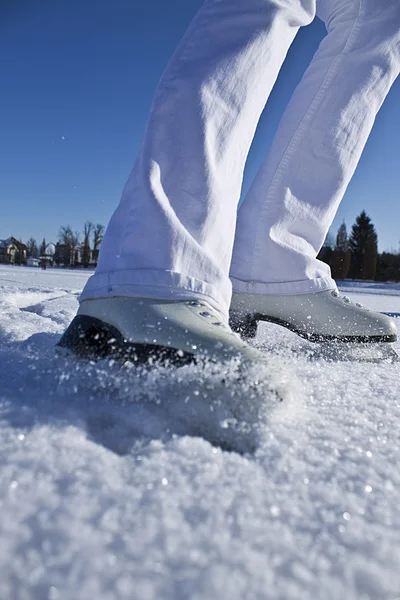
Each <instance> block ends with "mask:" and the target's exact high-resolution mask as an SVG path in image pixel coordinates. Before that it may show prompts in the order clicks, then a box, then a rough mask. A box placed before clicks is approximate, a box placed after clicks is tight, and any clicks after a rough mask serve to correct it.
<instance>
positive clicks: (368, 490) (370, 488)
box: [364, 485, 372, 494]
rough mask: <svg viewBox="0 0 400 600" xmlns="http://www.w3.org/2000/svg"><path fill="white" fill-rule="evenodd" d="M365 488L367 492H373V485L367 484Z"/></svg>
mask: <svg viewBox="0 0 400 600" xmlns="http://www.w3.org/2000/svg"><path fill="white" fill-rule="evenodd" d="M364 490H365V492H366V493H367V494H370V493H371V492H372V487H371V486H370V485H366V486H365V488H364Z"/></svg>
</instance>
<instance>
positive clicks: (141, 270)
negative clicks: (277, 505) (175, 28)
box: [81, 0, 400, 315]
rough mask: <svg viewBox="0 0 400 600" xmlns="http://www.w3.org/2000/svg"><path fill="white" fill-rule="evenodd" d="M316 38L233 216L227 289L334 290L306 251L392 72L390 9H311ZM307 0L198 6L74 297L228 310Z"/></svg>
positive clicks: (360, 5)
mask: <svg viewBox="0 0 400 600" xmlns="http://www.w3.org/2000/svg"><path fill="white" fill-rule="evenodd" d="M317 9H318V14H319V15H320V16H321V17H322V18H323V19H324V20H325V21H326V23H327V27H328V35H327V37H326V38H325V39H324V41H323V42H322V44H321V48H320V49H319V51H318V52H317V54H316V56H315V58H314V60H313V61H312V64H311V65H310V68H309V69H308V71H307V72H306V74H305V75H304V78H303V80H302V82H301V83H300V85H299V86H298V88H297V90H296V92H295V94H294V97H293V99H292V101H291V103H290V105H289V106H288V108H287V110H286V112H285V115H284V117H283V120H282V123H281V125H280V128H279V131H278V134H277V136H276V139H275V142H274V144H273V147H272V148H271V151H270V153H269V156H268V158H267V160H266V162H265V164H264V165H263V167H262V168H261V170H260V172H259V174H258V176H257V178H256V180H255V182H254V185H253V186H252V188H251V189H250V192H249V194H248V197H247V199H246V200H245V202H244V204H243V205H242V208H241V209H240V211H239V217H238V226H237V235H236V243H235V250H234V255H233V261H232V268H231V277H232V281H233V285H234V288H235V289H236V290H237V291H239V292H240V291H243V292H252V293H271V294H283V293H309V292H312V291H315V290H323V289H329V288H333V287H335V283H334V282H333V280H332V279H331V277H330V272H329V268H328V267H327V266H326V265H324V264H322V263H320V262H318V261H316V259H315V256H316V254H317V252H318V250H319V248H320V246H321V244H322V242H323V239H324V237H325V234H326V232H327V230H328V228H329V225H330V223H331V222H332V220H333V217H334V215H335V212H336V210H337V207H338V204H339V202H340V200H341V198H342V196H343V194H344V191H345V189H346V186H347V184H348V182H349V180H350V178H351V176H352V174H353V172H354V169H355V167H356V165H357V162H358V159H359V156H360V154H361V151H362V149H363V147H364V144H365V142H366V140H367V137H368V134H369V132H370V130H371V127H372V124H373V121H374V118H375V115H376V113H377V111H378V109H379V107H380V105H381V103H382V102H383V100H384V98H385V96H386V94H387V92H388V91H389V89H390V86H391V84H392V82H393V81H394V79H395V77H396V76H397V74H398V72H399V63H400V58H399V22H400V3H399V1H398V0H320V1H319V2H317ZM315 11H316V7H315V0H246V2H244V1H243V0H207V1H206V2H205V4H204V5H203V7H202V8H201V10H200V11H199V13H198V14H197V16H196V18H195V19H194V21H193V23H192V24H191V26H190V28H189V30H188V31H187V33H186V35H185V36H184V38H183V40H182V42H181V44H180V46H179V47H178V49H177V51H176V53H175V55H174V56H173V58H172V60H171V62H170V64H169V65H168V67H167V69H166V71H165V73H164V75H163V77H162V80H161V82H160V84H159V87H158V90H157V92H156V96H155V98H154V102H153V106H152V109H151V113H150V117H149V121H148V124H147V129H146V133H145V137H144V141H143V145H142V148H141V151H140V154H139V157H138V159H137V160H136V163H135V165H134V167H133V170H132V172H131V174H130V177H129V179H128V182H127V184H126V186H125V189H124V192H123V195H122V199H121V203H120V205H119V207H118V208H117V210H116V212H115V213H114V215H113V217H112V219H111V221H110V224H109V226H108V228H107V231H106V235H105V237H104V241H103V244H102V247H101V251H100V257H99V265H98V268H97V270H96V273H95V275H94V276H93V277H92V278H91V279H90V280H89V282H88V284H87V286H86V287H85V290H84V292H83V294H82V297H81V300H85V299H88V298H96V297H107V296H116V295H123V296H142V297H152V298H164V299H167V298H172V299H179V298H182V299H184V298H187V297H193V298H201V297H204V296H206V297H207V298H208V301H209V302H210V303H211V305H212V306H213V307H214V308H216V309H217V310H219V311H220V312H222V313H223V314H225V315H226V314H227V312H228V309H229V303H230V298H231V283H230V280H229V269H230V264H231V257H232V248H233V242H234V234H235V222H236V210H237V203H238V200H239V196H240V188H241V183H242V176H243V170H244V165H245V161H246V158H247V154H248V150H249V147H250V144H251V141H252V138H253V135H254V132H255V129H256V126H257V122H258V119H259V117H260V114H261V111H262V109H263V107H264V104H265V102H266V100H267V98H268V96H269V93H270V91H271V89H272V87H273V85H274V83H275V80H276V77H277V75H278V73H279V70H280V67H281V65H282V62H283V60H284V59H285V56H286V53H287V50H288V48H289V46H290V44H291V42H292V41H293V39H294V37H295V35H296V33H297V31H298V28H299V27H300V26H303V25H306V24H308V23H310V22H311V21H312V20H313V18H314V16H315Z"/></svg>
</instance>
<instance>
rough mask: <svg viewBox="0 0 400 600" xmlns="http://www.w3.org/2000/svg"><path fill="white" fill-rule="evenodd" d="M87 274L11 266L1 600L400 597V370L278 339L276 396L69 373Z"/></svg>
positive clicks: (155, 378)
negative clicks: (67, 337)
mask: <svg viewBox="0 0 400 600" xmlns="http://www.w3.org/2000/svg"><path fill="white" fill-rule="evenodd" d="M88 275H89V274H88V272H85V271H68V270H65V271H64V270H50V269H49V270H47V271H45V272H42V271H39V270H35V269H28V268H11V267H1V268H0V453H1V471H0V484H1V485H0V490H1V491H0V503H1V525H0V527H1V532H0V573H1V577H0V598H2V599H3V598H4V599H7V600H14V599H15V600H69V599H76V600H87V599H88V598H97V599H99V600H114V599H118V600H119V599H123V600H128V599H129V600H150V599H152V600H153V599H154V600H156V599H157V600H160V599H161V598H162V599H167V600H183V599H193V600H210V599H223V600H225V599H233V600H236V599H237V600H250V599H257V600H258V599H259V600H264V599H268V600H269V599H271V600H272V599H273V600H276V599H283V600H302V599H308V598H310V599H311V598H312V599H323V600H325V599H327V600H331V599H332V600H333V599H335V600H339V599H340V600H343V599H346V600H353V599H364V600H367V599H371V600H372V599H374V600H377V599H379V600H389V599H390V600H394V598H395V597H396V596H400V570H399V564H400V502H399V490H400V471H399V469H398V463H399V460H400V436H399V429H400V405H399V391H400V363H397V364H391V363H390V362H389V361H386V362H382V363H380V364H370V363H360V362H351V361H347V360H340V361H335V362H332V361H330V360H326V359H325V358H324V356H323V355H322V354H321V353H320V352H319V351H318V347H316V346H312V345H311V344H308V343H306V342H304V340H301V339H299V338H298V337H296V336H295V335H294V334H292V333H290V332H288V331H286V330H283V329H281V328H279V327H277V326H274V325H269V324H262V325H261V327H260V331H259V335H258V337H257V339H256V340H255V344H256V345H257V346H259V347H260V348H262V349H263V350H265V351H266V352H268V353H269V354H271V356H273V360H274V365H275V367H274V375H272V378H271V379H270V377H269V374H268V373H266V372H262V371H260V372H259V373H256V374H254V373H253V374H252V375H251V377H249V380H248V381H242V380H240V378H239V377H238V375H237V373H236V371H235V370H234V369H233V368H232V369H230V367H229V366H228V367H226V369H225V370H224V371H223V372H221V371H218V369H214V371H211V370H208V371H206V372H201V371H199V369H197V368H195V367H184V368H183V369H180V370H179V371H176V372H175V373H169V372H166V371H165V370H164V371H163V370H162V369H158V370H157V371H152V372H146V373H142V374H141V375H140V376H139V373H138V371H137V370H136V369H129V368H125V369H124V370H122V371H121V369H120V368H119V367H118V365H115V364H114V365H109V364H105V363H102V364H98V365H86V366H83V365H82V364H80V363H79V362H76V361H74V360H72V359H68V360H65V359H59V360H57V359H55V358H54V356H53V351H52V348H53V345H54V343H55V342H56V340H57V339H58V337H59V335H60V334H61V333H62V331H63V330H64V328H65V327H66V326H67V324H68V323H69V321H70V320H71V318H72V317H73V316H74V314H75V311H76V307H77V296H78V294H79V291H80V290H81V289H82V287H83V285H84V283H85V281H86V279H87V277H88ZM349 287H350V286H349V285H347V286H346V290H345V291H346V293H347V294H348V295H350V296H351V297H352V298H354V299H356V300H357V301H361V302H362V303H363V304H364V305H366V306H369V307H371V308H374V309H379V310H383V311H385V312H392V313H400V288H399V286H395V285H392V286H382V287H380V286H365V285H364V286H363V285H356V286H352V287H351V289H348V288H349ZM395 347H397V349H399V344H396V345H395ZM256 378H258V380H259V384H258V385H254V380H255V379H256ZM299 380H300V381H301V385H300V384H299ZM280 385H281V386H282V390H286V391H287V392H285V393H286V396H285V401H284V402H281V403H279V402H277V395H278V396H279V386H280ZM277 390H278V394H277V395H276V394H275V392H276V391H277ZM199 433H201V436H200V435H199Z"/></svg>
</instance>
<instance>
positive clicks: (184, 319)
mask: <svg viewBox="0 0 400 600" xmlns="http://www.w3.org/2000/svg"><path fill="white" fill-rule="evenodd" d="M57 350H58V352H59V353H63V352H64V353H72V354H76V355H79V356H81V357H85V358H89V359H93V358H94V359H96V358H97V359H98V358H107V357H112V356H116V357H119V358H123V359H125V360H130V361H132V362H139V363H148V362H149V361H150V362H152V361H153V362H159V361H161V362H163V363H168V364H174V365H182V364H186V363H189V362H192V361H194V360H197V359H210V360H212V361H218V362H221V361H223V362H226V361H229V360H231V359H237V360H238V361H240V362H241V363H242V362H248V363H252V362H254V361H256V360H258V361H260V360H262V361H265V360H266V356H265V355H264V354H263V353H262V352H260V351H258V350H256V349H254V348H251V347H250V346H249V345H248V344H247V343H245V342H243V341H242V340H241V339H240V336H238V335H237V334H235V333H233V332H232V330H231V329H230V328H229V326H228V324H227V323H224V322H223V320H221V317H220V316H219V315H218V314H217V313H216V311H215V310H213V309H212V308H211V307H210V306H209V305H208V304H207V303H206V302H200V301H197V300H190V301H167V300H152V299H148V298H127V297H115V298H99V299H95V300H85V301H84V302H82V304H81V305H80V308H79V311H78V313H77V316H76V317H75V318H74V319H73V321H72V322H71V324H70V326H69V327H68V329H67V330H66V332H65V333H64V335H63V336H62V338H61V339H60V341H59V342H58V344H57Z"/></svg>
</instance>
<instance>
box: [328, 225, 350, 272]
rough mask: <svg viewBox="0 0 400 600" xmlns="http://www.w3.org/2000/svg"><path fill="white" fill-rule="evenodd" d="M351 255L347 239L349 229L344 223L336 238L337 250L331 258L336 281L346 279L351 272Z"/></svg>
mask: <svg viewBox="0 0 400 600" xmlns="http://www.w3.org/2000/svg"><path fill="white" fill-rule="evenodd" d="M350 262H351V254H350V250H349V241H348V238H347V228H346V224H345V222H344V221H343V223H342V224H341V226H340V227H339V229H338V232H337V236H336V246H335V250H334V251H333V253H332V256H331V262H330V267H331V270H332V277H333V278H334V279H345V278H346V277H347V275H348V273H349V270H350Z"/></svg>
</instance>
